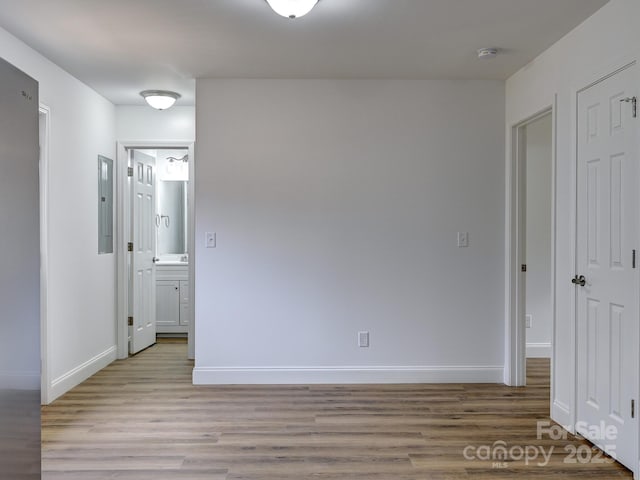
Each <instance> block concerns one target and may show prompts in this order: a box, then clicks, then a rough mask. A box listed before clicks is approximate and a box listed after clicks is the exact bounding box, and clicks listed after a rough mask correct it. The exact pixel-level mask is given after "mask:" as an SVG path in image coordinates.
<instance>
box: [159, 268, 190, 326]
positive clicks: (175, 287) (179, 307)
mask: <svg viewBox="0 0 640 480" xmlns="http://www.w3.org/2000/svg"><path fill="white" fill-rule="evenodd" d="M188 326H189V269H188V267H187V266H186V265H157V266H156V331H157V332H158V333H187V330H188Z"/></svg>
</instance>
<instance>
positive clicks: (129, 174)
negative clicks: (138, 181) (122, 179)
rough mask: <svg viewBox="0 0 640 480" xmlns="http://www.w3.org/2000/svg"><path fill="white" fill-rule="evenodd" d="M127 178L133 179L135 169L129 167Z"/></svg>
mask: <svg viewBox="0 0 640 480" xmlns="http://www.w3.org/2000/svg"><path fill="white" fill-rule="evenodd" d="M127 177H133V167H127Z"/></svg>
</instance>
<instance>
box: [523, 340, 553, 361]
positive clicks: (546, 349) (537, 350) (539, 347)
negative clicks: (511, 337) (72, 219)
mask: <svg viewBox="0 0 640 480" xmlns="http://www.w3.org/2000/svg"><path fill="white" fill-rule="evenodd" d="M551 353H552V348H551V342H548V343H533V342H532V343H527V358H551Z"/></svg>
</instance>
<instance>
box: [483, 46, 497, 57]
mask: <svg viewBox="0 0 640 480" xmlns="http://www.w3.org/2000/svg"><path fill="white" fill-rule="evenodd" d="M497 56H498V49H497V48H481V49H480V50H478V58H482V59H487V58H495V57H497Z"/></svg>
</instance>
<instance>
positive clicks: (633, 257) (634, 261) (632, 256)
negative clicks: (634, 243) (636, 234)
mask: <svg viewBox="0 0 640 480" xmlns="http://www.w3.org/2000/svg"><path fill="white" fill-rule="evenodd" d="M631 268H636V251H635V250H633V253H632V254H631Z"/></svg>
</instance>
